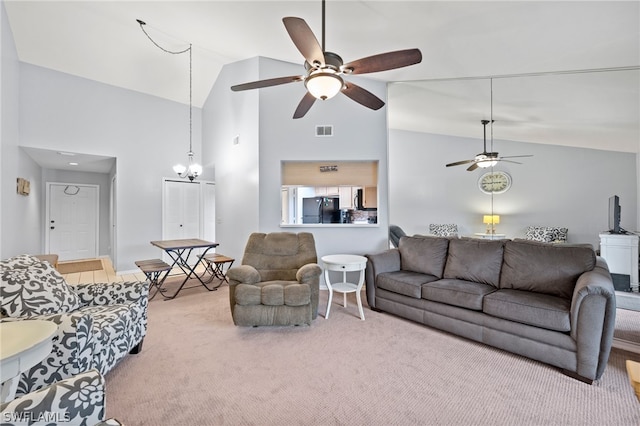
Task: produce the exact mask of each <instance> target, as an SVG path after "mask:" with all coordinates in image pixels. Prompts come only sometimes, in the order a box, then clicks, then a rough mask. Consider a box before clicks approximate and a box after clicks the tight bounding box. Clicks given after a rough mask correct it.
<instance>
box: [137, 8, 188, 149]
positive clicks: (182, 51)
mask: <svg viewBox="0 0 640 426" xmlns="http://www.w3.org/2000/svg"><path fill="white" fill-rule="evenodd" d="M136 21H137V22H138V24H140V29H141V30H142V32H143V33H144V35H146V36H147V38H148V39H149V40H150V41H151V43H153V44H154V45H155V46H156V47H157V48H158V49H160V50H162V51H163V52H166V53H170V54H172V55H180V54H181V53H186V52H189V154H190V155H193V143H192V140H193V136H192V135H193V112H192V109H193V107H192V105H193V63H192V44H191V43H189V47H187V48H186V49H183V50H168V49H165V48H164V47H162V46H160V45H159V44H158V43H156V41H155V40H154V39H152V38H151V36H150V35H149V33H147V31H145V29H144V26H145V25H147V23H146V22H144V21H142V20H140V19H136Z"/></svg>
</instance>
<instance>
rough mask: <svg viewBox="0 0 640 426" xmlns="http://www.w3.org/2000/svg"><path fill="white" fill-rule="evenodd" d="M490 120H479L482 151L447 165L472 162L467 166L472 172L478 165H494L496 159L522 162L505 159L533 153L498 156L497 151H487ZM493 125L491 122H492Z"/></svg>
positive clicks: (496, 161) (483, 166)
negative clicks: (482, 131) (473, 156)
mask: <svg viewBox="0 0 640 426" xmlns="http://www.w3.org/2000/svg"><path fill="white" fill-rule="evenodd" d="M492 122H493V121H491V120H481V123H482V126H483V128H484V149H483V151H482V152H481V153H480V154H478V155H476V156H475V158H473V159H471V160H462V161H456V162H455V163H449V164H447V167H451V166H461V165H463V164H469V163H472V164H471V165H470V166H469V167H467V171H469V172H472V171H474V170H475V169H477V168H478V167H482V168H486V167H493V166H495V165H496V164H497V163H498V161H506V162H508V163H515V164H522V163H518V162H517V161H512V160H506V158H522V157H533V155H511V156H508V157H500V156H499V155H498V153H497V152H488V151H487V124H489V123H492ZM492 126H493V124H492ZM491 142H492V144H491V148H492V149H493V137H491Z"/></svg>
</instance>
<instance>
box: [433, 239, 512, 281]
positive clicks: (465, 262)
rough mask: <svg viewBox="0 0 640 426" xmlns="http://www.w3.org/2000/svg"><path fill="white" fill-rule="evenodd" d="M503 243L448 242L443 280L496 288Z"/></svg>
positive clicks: (497, 241)
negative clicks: (467, 282) (468, 282)
mask: <svg viewBox="0 0 640 426" xmlns="http://www.w3.org/2000/svg"><path fill="white" fill-rule="evenodd" d="M503 250H504V241H500V240H495V241H493V240H481V239H478V238H461V239H455V240H451V241H450V242H449V255H448V256H447V264H446V266H445V268H444V278H456V279H459V280H465V281H473V282H477V283H482V284H489V285H492V286H494V287H496V288H497V287H498V285H499V284H500V268H501V266H502V253H503Z"/></svg>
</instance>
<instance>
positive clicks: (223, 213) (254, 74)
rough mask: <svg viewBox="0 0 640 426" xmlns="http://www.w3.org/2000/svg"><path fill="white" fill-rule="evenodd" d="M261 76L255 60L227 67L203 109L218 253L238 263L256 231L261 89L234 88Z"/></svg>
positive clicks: (204, 147)
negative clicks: (237, 90)
mask: <svg viewBox="0 0 640 426" xmlns="http://www.w3.org/2000/svg"><path fill="white" fill-rule="evenodd" d="M258 78H259V77H258V60H257V58H254V59H250V60H246V61H241V62H236V63H233V64H230V65H227V66H225V67H223V69H222V71H221V72H220V75H219V76H218V78H217V80H216V82H215V84H214V85H213V88H212V89H211V92H210V94H209V97H208V98H207V101H206V102H205V104H204V106H203V109H202V120H203V129H202V146H203V163H204V164H205V165H206V166H207V167H210V168H211V169H212V170H215V182H216V242H217V243H218V244H220V246H219V247H218V248H217V250H216V251H217V252H218V253H224V254H225V255H227V256H231V257H234V258H236V259H238V264H239V263H240V259H242V253H243V252H244V245H245V244H246V241H247V237H248V236H249V234H250V233H251V232H255V231H256V230H257V229H258V210H259V194H258V190H259V188H258V168H259V165H258V124H259V122H258V91H248V92H243V93H242V94H238V93H234V92H232V91H231V89H230V87H231V86H232V85H233V84H237V83H239V82H245V81H252V80H257V79H258ZM236 136H237V137H238V142H239V143H238V144H237V145H234V143H233V141H234V138H235V137H236Z"/></svg>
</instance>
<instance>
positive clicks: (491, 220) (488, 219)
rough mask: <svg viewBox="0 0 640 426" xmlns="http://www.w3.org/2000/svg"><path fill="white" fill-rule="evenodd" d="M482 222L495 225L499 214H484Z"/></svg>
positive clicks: (498, 220) (498, 221)
mask: <svg viewBox="0 0 640 426" xmlns="http://www.w3.org/2000/svg"><path fill="white" fill-rule="evenodd" d="M482 223H485V224H487V225H495V224H498V223H500V215H497V214H485V215H484V216H483V217H482Z"/></svg>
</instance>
